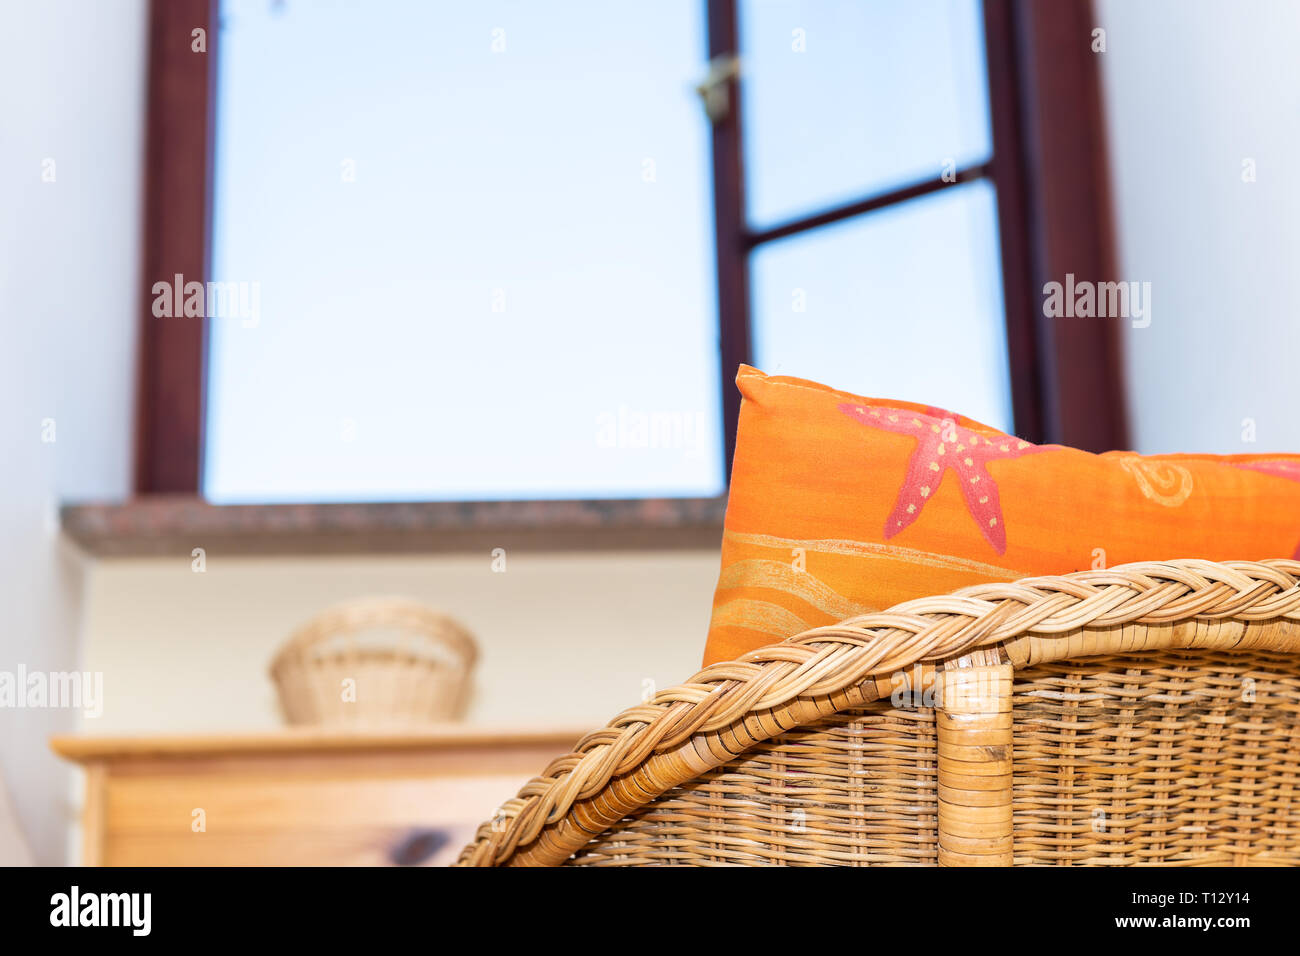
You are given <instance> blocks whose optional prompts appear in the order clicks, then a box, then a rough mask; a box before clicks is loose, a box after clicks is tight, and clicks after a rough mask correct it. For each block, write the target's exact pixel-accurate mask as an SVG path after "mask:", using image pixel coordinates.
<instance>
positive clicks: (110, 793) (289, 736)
mask: <svg viewBox="0 0 1300 956" xmlns="http://www.w3.org/2000/svg"><path fill="white" fill-rule="evenodd" d="M579 736H581V732H580V731H578V730H528V731H514V730H489V729H481V728H473V727H466V726H463V725H448V726H445V727H436V728H430V729H428V730H421V731H420V732H418V733H411V732H395V733H379V732H340V731H334V730H330V731H323V730H320V729H311V730H300V729H291V730H283V731H276V732H272V733H266V734H256V735H243V736H205V737H135V738H132V737H118V738H107V737H56V738H54V739H53V740H52V741H51V746H52V747H53V749H54V751H55V753H57V754H59V755H60V756H62V757H65V758H67V759H68V760H72V761H75V762H76V763H78V764H80V765H81V766H82V767H84V768H85V771H86V774H85V777H86V787H85V806H84V809H83V813H82V826H83V850H82V854H83V855H82V862H83V863H84V864H86V865H102V866H195V865H197V866H225V865H245V864H262V865H297V866H302V865H308V866H312V865H329V866H366V865H431V866H438V865H443V864H447V863H450V862H452V861H453V860H455V858H456V856H457V855H458V854H459V852H460V849H461V847H462V846H464V844H465V843H467V842H468V841H469V840H470V838H471V836H472V834H473V831H474V829H475V828H476V827H477V826H478V824H479V823H481V822H482V821H484V820H486V819H488V818H489V817H491V816H492V814H493V811H494V809H495V808H496V807H497V806H498V805H499V804H500V803H501V802H502V801H504V800H507V799H509V798H510V797H512V796H513V795H514V794H515V792H516V791H517V790H518V789H519V787H520V785H521V784H523V783H524V782H525V781H526V780H527V779H528V778H529V777H532V776H534V775H536V774H537V773H539V772H540V771H541V770H542V769H543V768H544V767H545V766H546V764H548V763H549V762H550V761H551V760H552V759H553V758H555V757H557V756H560V755H561V754H564V753H567V752H568V751H569V750H570V749H571V748H572V746H573V744H574V743H576V742H577V740H578V738H579Z"/></svg>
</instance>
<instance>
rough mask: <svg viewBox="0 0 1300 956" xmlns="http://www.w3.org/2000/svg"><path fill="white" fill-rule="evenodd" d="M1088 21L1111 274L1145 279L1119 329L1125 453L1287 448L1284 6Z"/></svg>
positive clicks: (1202, 3) (1299, 254)
mask: <svg viewBox="0 0 1300 956" xmlns="http://www.w3.org/2000/svg"><path fill="white" fill-rule="evenodd" d="M1096 9H1097V19H1098V23H1099V25H1100V26H1102V27H1104V28H1105V29H1106V31H1107V50H1106V52H1105V53H1104V54H1102V55H1101V64H1102V78H1103V84H1104V92H1105V106H1106V110H1107V115H1108V126H1109V135H1110V149H1111V154H1112V182H1113V188H1114V196H1115V205H1116V210H1115V211H1116V224H1117V231H1118V233H1119V247H1120V271H1121V276H1120V277H1121V278H1125V279H1128V280H1134V281H1148V282H1151V283H1152V289H1151V292H1152V321H1151V325H1150V327H1149V328H1145V329H1131V328H1130V329H1127V330H1126V331H1125V333H1124V339H1125V343H1124V344H1125V347H1126V356H1125V369H1126V375H1127V379H1128V389H1129V392H1128V395H1129V409H1130V418H1131V422H1132V440H1133V444H1134V445H1135V447H1136V448H1137V449H1138V450H1139V451H1143V452H1173V451H1203V452H1221V453H1232V452H1237V453H1242V452H1268V451H1293V452H1294V451H1300V416H1298V415H1297V414H1296V412H1295V399H1296V395H1297V384H1296V383H1297V372H1296V361H1297V359H1298V358H1300V349H1298V348H1297V345H1300V268H1297V264H1300V185H1298V183H1300V180H1297V178H1296V159H1297V157H1298V156H1300V122H1297V117H1300V83H1297V77H1300V72H1298V71H1297V66H1296V63H1297V59H1296V58H1297V50H1300V4H1297V3H1295V2H1293V0H1272V2H1261V0H1236V2H1226V0H1141V2H1134V0H1122V2H1121V0H1096ZM1246 159H1252V160H1254V163H1255V168H1256V175H1257V181H1256V182H1254V183H1245V182H1243V181H1242V164H1243V160H1246ZM1247 418H1250V419H1253V420H1254V421H1255V424H1256V428H1257V439H1258V440H1257V442H1256V443H1254V444H1250V443H1244V442H1243V441H1242V422H1243V420H1244V419H1247Z"/></svg>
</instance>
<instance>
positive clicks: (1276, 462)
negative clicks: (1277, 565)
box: [1234, 458, 1300, 561]
mask: <svg viewBox="0 0 1300 956" xmlns="http://www.w3.org/2000/svg"><path fill="white" fill-rule="evenodd" d="M1234 465H1235V466H1236V467H1237V468H1246V469H1248V470H1250V471H1258V472H1262V473H1263V474H1266V475H1273V476H1274V477H1276V478H1290V479H1291V480H1292V481H1300V462H1297V461H1294V460H1292V459H1289V458H1275V459H1273V460H1271V461H1249V462H1234ZM1291 557H1292V558H1293V559H1294V560H1296V561H1300V544H1297V545H1296V546H1295V551H1293V552H1292V553H1291Z"/></svg>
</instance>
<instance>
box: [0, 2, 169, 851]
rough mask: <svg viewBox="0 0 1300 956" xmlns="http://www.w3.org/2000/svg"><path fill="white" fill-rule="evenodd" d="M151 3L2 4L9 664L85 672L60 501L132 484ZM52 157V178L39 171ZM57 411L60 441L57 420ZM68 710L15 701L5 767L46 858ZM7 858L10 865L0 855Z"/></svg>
mask: <svg viewBox="0 0 1300 956" xmlns="http://www.w3.org/2000/svg"><path fill="white" fill-rule="evenodd" d="M144 8H145V4H144V2H143V0H81V2H76V0H46V2H42V3H25V2H10V3H5V4H4V8H3V13H2V14H0V331H2V332H3V348H0V448H2V449H3V459H2V464H0V469H2V471H0V608H3V612H2V613H3V627H2V628H0V670H5V671H9V672H14V671H15V670H16V669H17V667H18V665H20V664H21V665H22V666H24V667H26V668H27V670H28V671H29V672H30V671H63V670H71V669H75V668H76V667H77V657H78V630H79V626H80V623H81V612H82V602H81V584H82V581H81V575H82V565H81V562H80V560H79V559H78V558H76V557H75V555H73V554H71V553H70V551H69V550H68V549H67V548H66V547H65V546H64V545H62V544H61V543H60V541H59V538H58V536H57V518H56V510H55V509H56V507H57V503H58V502H59V500H60V499H62V498H65V497H67V498H97V497H120V496H121V495H123V494H124V493H125V492H126V491H127V489H128V483H129V453H130V447H131V446H130V430H129V422H130V409H131V394H132V375H133V354H134V347H135V335H134V329H135V322H136V313H135V300H134V292H135V288H136V285H137V277H138V273H139V260H138V248H139V242H138V230H139V208H140V181H141V175H142V174H141V161H142V154H143V149H142V140H141V137H142V135H143V123H142V120H143V111H144V99H143V97H144V68H143V62H144V61H143V56H144V41H145V34H144V27H145V21H144ZM46 159H53V160H54V174H55V180H54V182H52V183H46V182H42V179H41V176H42V171H43V165H42V164H43V162H44V161H45V160H46ZM47 418H48V419H53V420H54V429H55V432H54V437H55V439H56V440H55V441H54V442H53V443H45V442H43V441H42V422H43V420H45V419H47ZM75 721H76V718H75V715H74V714H73V713H71V712H69V711H65V710H17V709H13V710H10V709H5V710H0V773H2V774H3V776H4V779H5V781H6V782H7V785H8V788H9V791H10V794H11V796H12V798H13V804H14V807H15V810H16V813H17V817H18V820H19V822H20V824H21V828H22V830H23V831H24V833H25V835H26V837H27V842H28V843H29V844H30V846H31V848H32V851H33V853H34V855H35V858H36V860H37V861H38V862H42V863H60V862H62V861H63V859H64V843H65V837H66V833H67V824H68V822H69V820H70V818H71V816H72V814H73V812H74V808H73V807H72V806H71V802H70V800H69V799H68V798H67V797H66V796H65V795H66V794H67V793H68V792H69V786H68V784H69V771H68V769H67V767H66V766H64V765H63V764H62V763H61V762H60V761H58V760H57V759H56V758H55V757H53V756H52V755H51V754H50V752H49V750H48V747H47V744H46V741H47V739H48V737H49V736H50V735H51V734H52V733H56V732H61V731H65V730H68V729H71V728H72V727H73V726H75ZM3 862H5V861H3V860H0V863H3Z"/></svg>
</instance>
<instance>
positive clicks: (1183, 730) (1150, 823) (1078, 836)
mask: <svg viewBox="0 0 1300 956" xmlns="http://www.w3.org/2000/svg"><path fill="white" fill-rule="evenodd" d="M1298 655H1300V562H1296V561H1291V560H1277V561H1269V562H1259V563H1254V562H1250V563H1248V562H1233V563H1225V564H1216V563H1212V562H1206V561H1178V562H1167V563H1159V564H1141V565H1129V566H1126V567H1122V568H1116V569H1112V570H1110V571H1104V572H1081V573H1078V574H1073V575H1066V576H1062V577H1056V578H1039V579H1032V580H1025V581H1020V582H1017V583H1015V584H994V585H988V586H981V587H976V588H968V589H966V590H964V591H961V592H958V593H957V594H954V595H949V596H946V597H937V598H931V599H925V600H923V601H913V602H909V603H908V604H906V605H901V606H899V607H897V608H894V609H891V610H890V611H887V612H882V613H878V614H870V615H865V616H863V617H861V618H856V619H854V620H851V621H846V622H844V623H842V624H840V625H837V626H834V627H828V628H819V629H817V630H814V631H809V632H807V633H805V634H802V635H799V636H798V637H795V638H792V639H791V640H789V641H786V642H784V643H782V644H777V645H771V646H769V647H766V648H762V649H760V650H758V651H753V652H750V653H749V654H746V655H745V656H744V657H743V658H742V659H740V660H738V661H733V662H728V663H723V664H715V665H712V666H710V667H709V668H706V669H705V670H704V671H702V672H701V673H699V674H697V675H696V676H695V677H694V678H693V679H692V680H691V681H690V682H688V683H686V684H683V685H680V686H678V687H675V688H671V689H669V690H666V691H661V692H659V693H658V694H657V695H656V696H655V698H654V700H652V701H650V702H648V703H645V704H642V705H640V706H637V707H634V708H632V709H630V710H628V711H625V712H624V713H623V714H621V715H620V716H619V717H618V718H616V719H615V720H614V721H612V722H611V723H610V725H609V726H608V727H606V728H604V729H603V730H600V731H597V732H595V733H592V734H589V735H588V736H587V737H585V738H584V739H583V740H582V741H580V742H579V743H578V745H577V747H576V748H575V751H574V753H572V754H570V755H568V756H566V757H562V758H560V759H558V760H556V761H554V762H553V763H552V764H551V766H549V767H548V768H546V770H545V772H544V773H543V774H542V775H541V776H539V777H537V778H535V779H534V780H533V781H531V782H530V783H529V784H528V785H526V786H525V787H524V789H523V790H522V791H521V792H520V794H519V796H518V797H517V798H515V799H514V800H511V801H508V802H507V803H506V804H505V805H504V806H503V807H502V809H501V811H500V813H499V814H498V815H497V817H496V818H495V819H493V820H491V821H489V822H488V823H485V824H484V825H483V826H482V827H481V828H480V830H479V833H478V835H477V838H476V840H475V842H474V843H472V844H471V845H470V846H469V847H467V848H466V850H465V851H464V853H463V854H462V857H461V863H462V864H463V865H477V866H483V865H489V866H491V865H502V864H506V865H555V864H560V863H564V862H568V861H571V862H575V863H581V864H595V865H608V864H618V863H656V862H658V863H673V862H679V863H706V864H707V863H720V864H728V863H746V864H762V863H844V864H856V865H870V864H881V863H884V864H889V863H921V864H925V863H938V864H941V865H976V864H985V865H1010V864H1012V863H1013V862H1014V863H1074V864H1080V863H1082V864H1100V865H1124V864H1134V863H1173V864H1193V863H1221V864H1234V863H1235V864H1242V863H1252V864H1259V863H1292V862H1298V861H1300V854H1298V851H1297V845H1298V844H1300V822H1298V819H1297V811H1296V809H1295V806H1296V804H1295V801H1294V799H1293V794H1294V793H1295V792H1296V790H1297V786H1298V785H1300V781H1298V779H1297V774H1298V769H1297V751H1298V750H1300V737H1298V736H1297V724H1298V718H1297V714H1300V671H1298V670H1297V665H1296V661H1297V660H1298V659H1300V656H1298ZM936 674H938V679H937V680H936ZM931 686H934V687H936V688H937V689H939V690H940V691H941V693H937V694H935V695H934V699H933V700H927V696H926V695H927V690H928V689H929V688H930V687H931ZM891 698H892V699H891Z"/></svg>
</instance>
